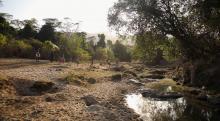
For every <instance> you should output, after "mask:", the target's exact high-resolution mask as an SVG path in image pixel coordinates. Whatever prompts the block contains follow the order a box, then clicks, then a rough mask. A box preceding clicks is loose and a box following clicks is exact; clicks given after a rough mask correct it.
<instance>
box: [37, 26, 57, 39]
mask: <svg viewBox="0 0 220 121" xmlns="http://www.w3.org/2000/svg"><path fill="white" fill-rule="evenodd" d="M37 38H38V39H39V40H41V41H43V42H44V41H46V40H52V41H53V40H54V38H55V28H54V26H53V25H52V24H51V23H46V24H45V25H43V26H42V27H41V29H40V31H39V33H38V35H37Z"/></svg>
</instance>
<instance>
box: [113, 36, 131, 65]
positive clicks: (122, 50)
mask: <svg viewBox="0 0 220 121" xmlns="http://www.w3.org/2000/svg"><path fill="white" fill-rule="evenodd" d="M112 50H113V52H114V56H115V57H116V58H117V59H119V60H120V61H125V62H129V61H131V54H130V53H129V52H128V48H127V47H126V46H125V45H123V44H121V42H120V41H118V40H117V41H116V42H115V44H114V45H113V48H112Z"/></svg>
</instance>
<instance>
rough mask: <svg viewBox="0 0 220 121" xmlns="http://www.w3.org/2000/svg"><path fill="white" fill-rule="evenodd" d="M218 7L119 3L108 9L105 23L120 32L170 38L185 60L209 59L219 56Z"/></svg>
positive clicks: (167, 0) (139, 0)
mask: <svg viewBox="0 0 220 121" xmlns="http://www.w3.org/2000/svg"><path fill="white" fill-rule="evenodd" d="M218 3H219V0H213V1H210V0H191V1H187V2H186V1H184V0H178V1H176V0H119V1H118V2H117V3H115V4H114V6H113V7H112V8H111V9H110V11H109V15H108V20H109V25H110V26H111V27H113V28H115V29H116V30H117V31H119V32H120V31H123V30H128V31H130V32H138V33H145V32H148V31H151V32H153V33H155V34H157V35H172V36H174V37H175V38H176V39H177V40H178V41H179V44H180V50H181V52H182V54H183V56H184V57H186V58H187V59H190V60H196V59H198V58H201V59H209V57H210V56H212V57H216V56H217V54H216V53H219V52H220V51H219V49H218V48H219V45H218V44H217V42H219V38H220V34H219V31H220V30H219V21H218V20H219V16H220V15H219V8H220V7H219V4H218ZM217 4H218V5H217ZM200 6H201V7H200ZM206 9H207V10H206ZM201 11H202V12H201ZM201 15H205V17H201ZM128 18H129V19H128ZM201 20H202V21H201ZM210 23H212V24H213V25H214V26H215V27H213V25H210Z"/></svg>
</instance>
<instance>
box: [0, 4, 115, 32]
mask: <svg viewBox="0 0 220 121" xmlns="http://www.w3.org/2000/svg"><path fill="white" fill-rule="evenodd" d="M116 1H117V0H92V1H90V0H3V5H2V6H1V7H0V10H1V12H3V13H8V14H10V15H13V19H20V20H25V19H31V18H36V19H37V20H38V22H39V23H40V24H42V21H41V20H42V19H44V18H57V19H59V20H62V19H63V18H65V17H69V18H71V19H72V20H73V22H79V21H81V22H80V28H79V31H85V32H87V33H105V34H108V35H110V36H114V35H115V34H114V32H112V31H110V29H109V28H108V23H107V14H108V9H109V8H110V7H111V6H112V5H113V4H114V2H116Z"/></svg>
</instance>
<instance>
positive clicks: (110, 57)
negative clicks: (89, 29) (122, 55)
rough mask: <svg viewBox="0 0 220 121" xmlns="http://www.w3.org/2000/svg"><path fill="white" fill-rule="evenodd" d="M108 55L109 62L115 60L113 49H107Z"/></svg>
mask: <svg viewBox="0 0 220 121" xmlns="http://www.w3.org/2000/svg"><path fill="white" fill-rule="evenodd" d="M106 51H107V52H106V53H107V59H108V60H111V61H113V60H115V55H114V52H113V51H112V49H106Z"/></svg>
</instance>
